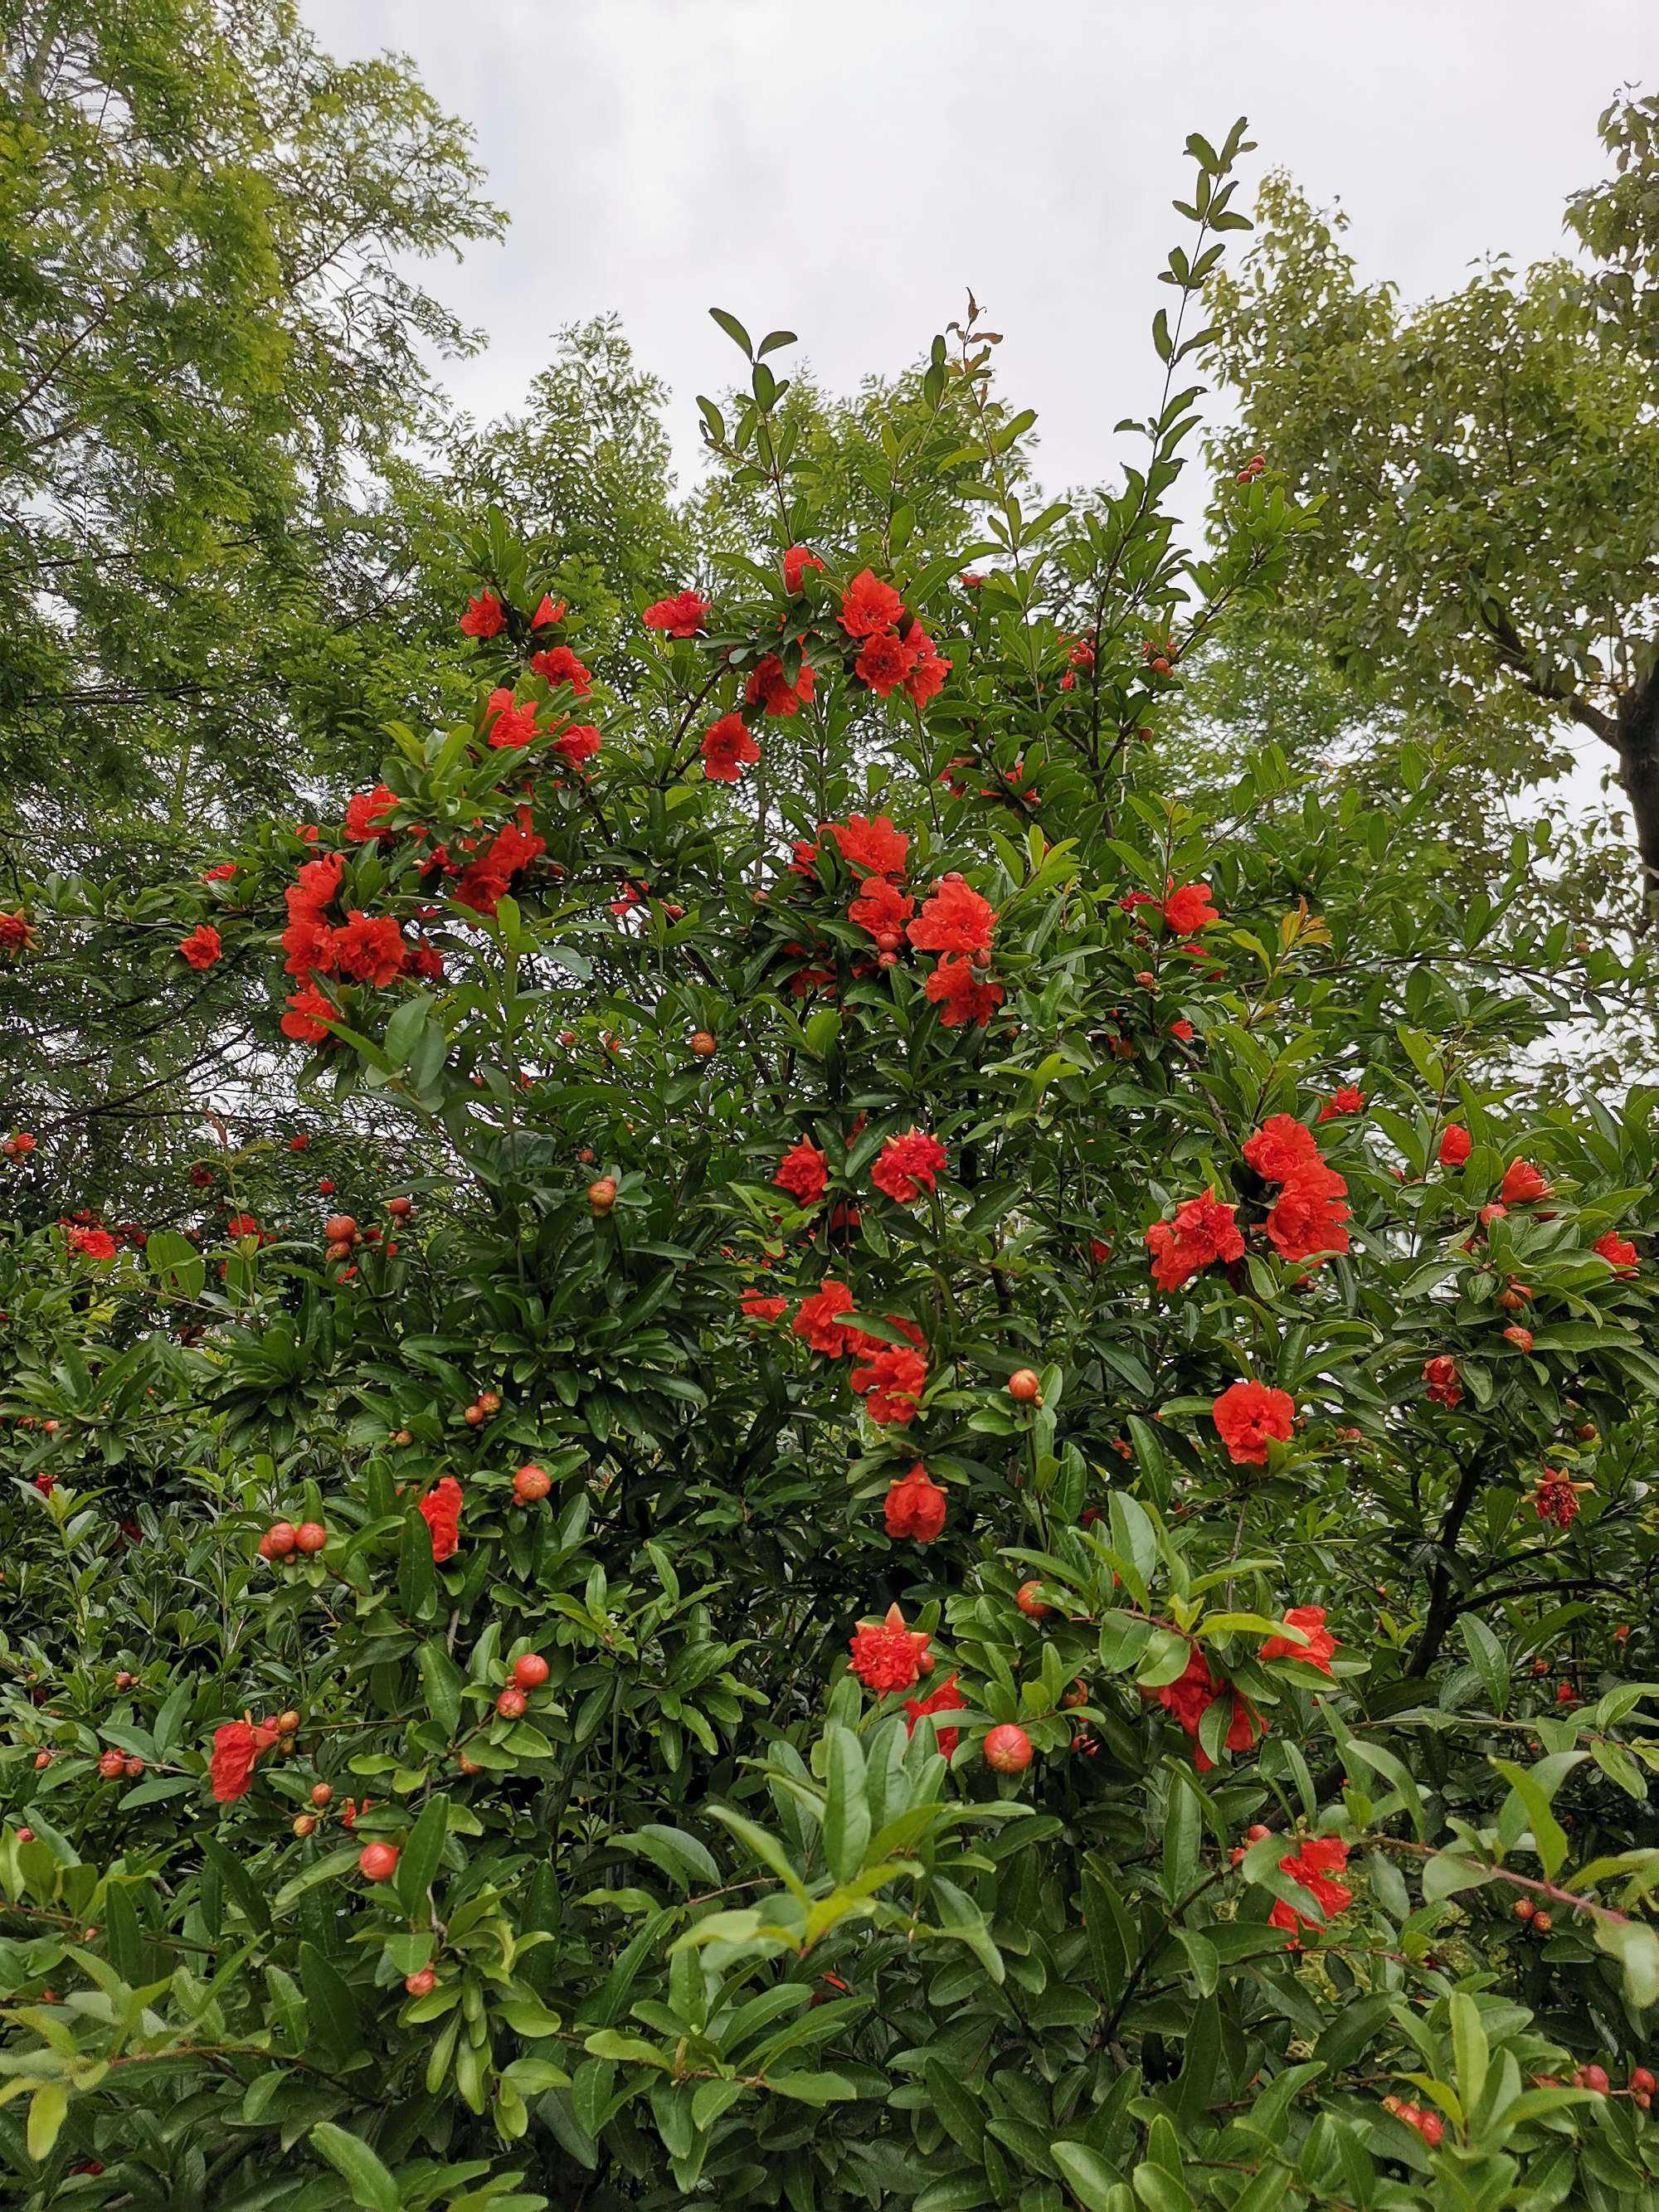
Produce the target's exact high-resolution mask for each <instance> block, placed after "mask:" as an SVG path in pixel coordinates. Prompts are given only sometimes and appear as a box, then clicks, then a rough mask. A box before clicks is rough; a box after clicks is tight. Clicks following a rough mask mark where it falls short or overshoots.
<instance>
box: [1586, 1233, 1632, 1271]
mask: <svg viewBox="0 0 1659 2212" xmlns="http://www.w3.org/2000/svg"><path fill="white" fill-rule="evenodd" d="M1591 1249H1592V1250H1594V1251H1596V1252H1599V1253H1600V1254H1601V1257H1602V1258H1603V1259H1604V1260H1605V1261H1607V1265H1608V1267H1611V1268H1612V1269H1613V1273H1615V1274H1617V1275H1633V1274H1634V1273H1636V1261H1637V1251H1636V1247H1635V1246H1634V1245H1633V1244H1632V1243H1631V1242H1630V1240H1629V1239H1628V1237H1621V1236H1620V1234H1619V1231H1617V1230H1616V1229H1609V1230H1608V1231H1607V1235H1606V1236H1605V1237H1597V1238H1596V1240H1595V1244H1594V1245H1593V1246H1592V1248H1591Z"/></svg>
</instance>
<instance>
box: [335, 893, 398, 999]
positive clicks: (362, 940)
mask: <svg viewBox="0 0 1659 2212" xmlns="http://www.w3.org/2000/svg"><path fill="white" fill-rule="evenodd" d="M329 941H330V944H331V946H332V948H333V952H334V964H335V966H336V967H337V969H339V971H340V973H341V974H342V975H350V976H352V977H354V978H355V979H356V981H358V982H360V983H370V984H372V985H373V986H374V988H375V989H376V990H377V991H380V990H384V989H385V988H386V985H387V984H388V983H390V982H391V981H392V980H393V979H394V978H395V977H396V976H398V975H402V974H403V972H404V963H406V961H407V960H408V957H409V948H408V946H407V945H405V944H404V939H403V932H402V931H401V930H400V929H399V928H398V925H397V923H396V921H393V919H392V916H391V915H389V914H382V915H372V916H371V915H366V914H365V913H364V912H363V910H362V908H361V907H353V908H352V909H351V911H350V914H349V915H348V917H347V920H346V925H345V927H344V928H343V929H337V930H336V931H335V932H334V933H333V935H332V937H331V939H330V940H329Z"/></svg>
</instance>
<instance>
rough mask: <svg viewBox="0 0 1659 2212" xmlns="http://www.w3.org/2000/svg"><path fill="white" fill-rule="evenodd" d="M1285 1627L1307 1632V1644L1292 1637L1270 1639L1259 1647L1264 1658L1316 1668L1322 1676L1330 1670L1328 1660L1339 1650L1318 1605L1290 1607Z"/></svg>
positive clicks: (1286, 1615)
mask: <svg viewBox="0 0 1659 2212" xmlns="http://www.w3.org/2000/svg"><path fill="white" fill-rule="evenodd" d="M1285 1626H1286V1627H1288V1628H1301V1629H1305V1630H1306V1631H1307V1635H1308V1641H1307V1642H1306V1643H1305V1644H1298V1643H1297V1640H1296V1638H1294V1637H1292V1636H1270V1637H1269V1638H1267V1642H1266V1643H1265V1644H1263V1645H1262V1647H1261V1656H1262V1657H1263V1658H1264V1659H1299V1660H1300V1661H1301V1662H1302V1663H1303V1665H1304V1667H1317V1668H1318V1669H1319V1671H1320V1673H1321V1674H1329V1673H1330V1671H1331V1661H1332V1659H1333V1658H1334V1656H1335V1655H1336V1653H1337V1651H1338V1650H1340V1645H1339V1644H1338V1643H1337V1640H1336V1638H1335V1637H1334V1636H1333V1635H1332V1634H1331V1633H1330V1631H1329V1630H1328V1628H1327V1627H1326V1626H1325V1608H1324V1607H1323V1606H1322V1605H1293V1606H1292V1607H1291V1609H1290V1611H1289V1612H1288V1613H1286V1614H1285Z"/></svg>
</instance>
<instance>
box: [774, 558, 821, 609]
mask: <svg viewBox="0 0 1659 2212" xmlns="http://www.w3.org/2000/svg"><path fill="white" fill-rule="evenodd" d="M809 568H816V569H817V570H818V571H819V572H820V574H822V572H823V562H822V561H820V560H819V558H818V556H817V554H816V553H811V552H809V551H808V550H807V549H806V547H805V545H792V546H791V547H790V548H789V550H788V551H787V553H786V554H785V555H784V556H783V588H784V590H785V591H786V592H788V594H789V596H790V598H791V599H793V598H794V597H795V595H796V593H797V592H799V590H800V587H801V580H802V579H803V578H804V577H805V574H806V572H807V570H808V569H809Z"/></svg>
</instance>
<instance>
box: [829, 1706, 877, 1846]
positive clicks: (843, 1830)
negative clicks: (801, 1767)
mask: <svg viewBox="0 0 1659 2212" xmlns="http://www.w3.org/2000/svg"><path fill="white" fill-rule="evenodd" d="M824 1735H825V1743H826V1747H827V1749H828V1753H829V1793H828V1796H826V1798H825V1800H824V1808H823V1849H824V1855H825V1857H827V1858H828V1860H829V1871H830V1873H831V1874H833V1875H835V1877H836V1881H851V1880H852V1879H853V1877H854V1875H855V1874H857V1873H859V1872H860V1870H861V1869H862V1868H863V1865H864V1854H865V1850H866V1847H867V1845H868V1844H869V1841H870V1808H869V1804H868V1802H867V1801H866V1796H865V1768H864V1752H863V1748H862V1747H861V1746H860V1742H859V1740H858V1738H857V1737H856V1736H855V1735H854V1734H853V1731H852V1730H851V1729H846V1728H841V1727H838V1726H836V1725H835V1724H833V1723H832V1724H831V1726H830V1727H829V1729H826V1730H825V1732H824Z"/></svg>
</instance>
